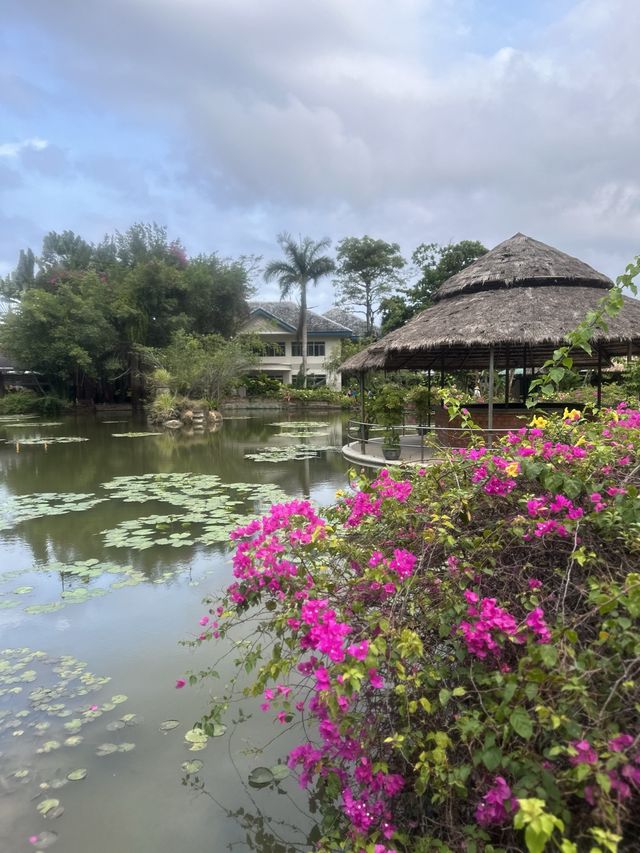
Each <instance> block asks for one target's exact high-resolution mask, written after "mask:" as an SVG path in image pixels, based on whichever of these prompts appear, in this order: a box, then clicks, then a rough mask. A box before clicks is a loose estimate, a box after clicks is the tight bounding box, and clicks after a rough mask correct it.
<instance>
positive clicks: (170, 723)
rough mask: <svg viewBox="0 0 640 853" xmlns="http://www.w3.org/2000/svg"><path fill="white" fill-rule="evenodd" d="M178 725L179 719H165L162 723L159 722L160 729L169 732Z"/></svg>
mask: <svg viewBox="0 0 640 853" xmlns="http://www.w3.org/2000/svg"><path fill="white" fill-rule="evenodd" d="M179 725H180V722H179V720H165V721H164V722H163V723H160V731H161V732H170V731H173V729H177V728H178V726H179Z"/></svg>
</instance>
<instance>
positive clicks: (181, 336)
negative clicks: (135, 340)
mask: <svg viewBox="0 0 640 853" xmlns="http://www.w3.org/2000/svg"><path fill="white" fill-rule="evenodd" d="M143 358H144V361H145V362H146V364H147V365H148V366H149V369H150V370H156V369H157V368H158V367H160V368H164V370H166V371H168V373H169V374H170V377H171V378H170V380H169V386H170V387H171V389H172V390H173V391H174V392H175V393H178V394H184V395H186V396H188V397H206V398H207V399H209V400H211V401H212V402H214V403H215V404H216V405H218V404H219V403H220V401H221V400H222V398H223V397H224V396H225V394H227V393H228V392H229V391H230V389H231V388H232V387H233V385H234V383H235V382H236V381H237V380H238V379H239V378H240V377H241V376H243V375H244V374H245V373H247V371H249V370H251V369H252V368H253V367H255V365H256V364H257V363H258V355H257V354H256V349H255V346H254V340H253V338H252V337H251V336H241V337H238V338H236V339H233V340H225V339H224V338H223V337H222V336H221V335H215V334H214V335H196V334H193V333H191V332H186V331H185V330H184V329H181V330H179V331H177V332H176V333H175V334H174V335H173V337H172V339H171V342H170V343H169V345H168V346H167V347H164V348H163V349H143Z"/></svg>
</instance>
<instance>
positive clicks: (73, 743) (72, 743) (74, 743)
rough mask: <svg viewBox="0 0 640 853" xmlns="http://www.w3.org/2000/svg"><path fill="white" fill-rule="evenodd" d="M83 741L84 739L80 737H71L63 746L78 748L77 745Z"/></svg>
mask: <svg viewBox="0 0 640 853" xmlns="http://www.w3.org/2000/svg"><path fill="white" fill-rule="evenodd" d="M83 740H84V738H83V737H82V736H81V735H72V737H68V738H67V739H66V740H65V742H64V745H65V746H78V745H79V744H81V743H82V741H83Z"/></svg>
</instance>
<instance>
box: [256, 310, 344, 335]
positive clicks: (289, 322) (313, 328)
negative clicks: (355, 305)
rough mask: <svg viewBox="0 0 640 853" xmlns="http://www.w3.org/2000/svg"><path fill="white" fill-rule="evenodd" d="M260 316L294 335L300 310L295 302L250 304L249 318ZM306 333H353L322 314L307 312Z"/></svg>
mask: <svg viewBox="0 0 640 853" xmlns="http://www.w3.org/2000/svg"><path fill="white" fill-rule="evenodd" d="M256 315H258V316H259V315H262V316H266V317H269V318H270V319H272V320H275V321H276V322H277V323H279V324H280V325H281V326H282V327H283V331H287V332H289V333H295V332H297V330H298V323H299V320H300V308H299V306H298V305H296V304H295V302H250V303H249V318H251V317H254V316H256ZM307 332H308V334H310V335H331V336H335V337H344V338H347V337H353V331H352V330H351V329H349V328H348V327H347V326H343V325H342V323H337V322H336V321H335V320H331V319H330V318H328V317H325V316H323V315H322V314H316V313H315V312H314V311H307Z"/></svg>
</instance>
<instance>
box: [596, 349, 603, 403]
mask: <svg viewBox="0 0 640 853" xmlns="http://www.w3.org/2000/svg"><path fill="white" fill-rule="evenodd" d="M597 381H598V384H597V386H596V388H597V390H596V405H597V406H598V408H600V406H601V405H602V350H601V349H600V347H598V380H597Z"/></svg>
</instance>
